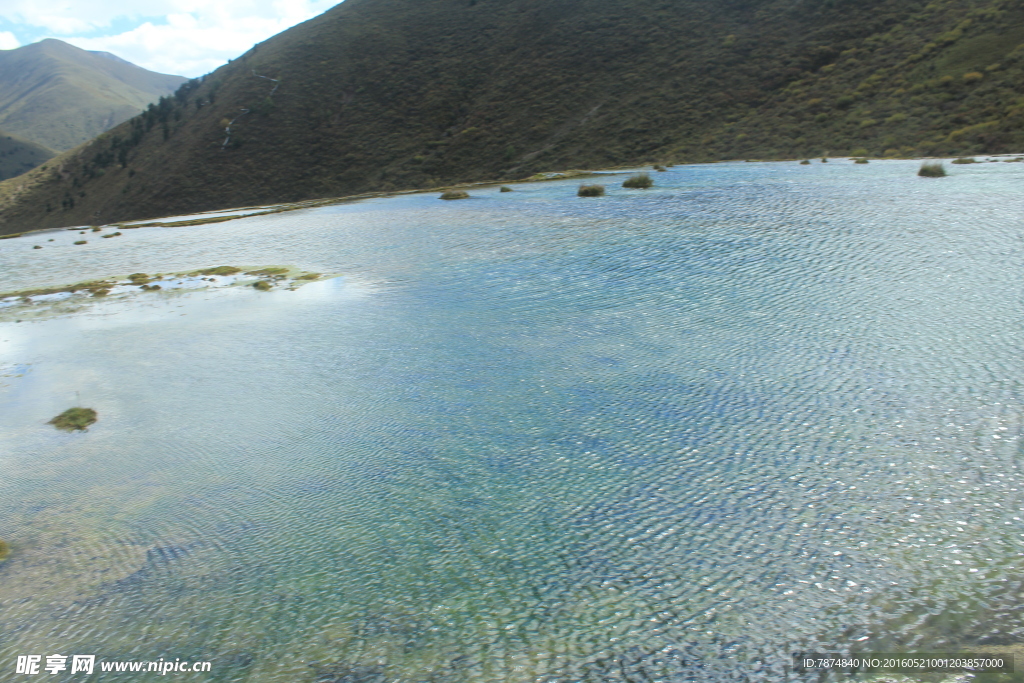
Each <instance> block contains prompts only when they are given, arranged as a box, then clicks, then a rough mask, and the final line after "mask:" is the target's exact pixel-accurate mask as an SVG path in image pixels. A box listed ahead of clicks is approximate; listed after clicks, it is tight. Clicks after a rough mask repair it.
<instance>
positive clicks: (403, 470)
mask: <svg viewBox="0 0 1024 683" xmlns="http://www.w3.org/2000/svg"><path fill="white" fill-rule="evenodd" d="M917 166H918V162H912V161H889V162H872V163H871V164H869V165H867V166H863V165H854V164H852V163H850V162H848V161H845V160H833V161H832V162H831V163H828V164H821V163H817V162H816V163H815V164H813V165H811V166H800V165H797V164H795V163H732V164H717V165H707V166H681V167H676V168H673V169H670V170H669V172H667V173H657V174H652V175H653V176H655V177H654V179H655V181H656V183H657V185H656V187H655V188H652V189H650V190H647V191H627V190H624V189H622V188H621V187H619V185H620V183H621V181H622V179H623V177H624V176H623V175H621V174H620V175H609V177H608V178H606V181H607V183H608V187H609V194H608V196H606V197H603V198H598V199H581V198H577V197H576V196H575V189H576V187H577V185H578V184H579V183H578V181H555V182H547V183H537V184H522V185H516V186H515V191H514V192H511V193H499V192H498V188H497V187H493V188H480V189H475V190H472V191H471V194H472V195H473V197H472V198H471V199H470V200H466V201H456V202H443V201H438V199H437V195H436V194H427V195H406V196H399V197H393V198H382V199H373V200H366V201H362V202H359V203H353V204H344V205H335V206H328V207H321V208H318V209H310V210H303V211H296V212H290V213H280V214H273V215H268V216H261V217H256V218H246V219H241V220H234V221H229V222H224V223H218V224H213V225H207V226H191V227H180V228H143V229H137V230H130V231H125V234H124V235H123V236H121V237H118V238H116V239H92V237H94V235H92V234H90V235H89V237H88V241H89V243H88V244H86V245H81V246H75V245H72V242H73V241H74V240H76V239H87V238H86V237H80V236H79V235H78V233H77V232H69V231H57V232H53V233H39V234H33V235H29V236H25V237H21V238H17V239H13V240H6V241H0V291H10V290H15V289H20V288H26V287H35V286H44V285H59V284H67V283H71V282H76V281H80V280H84V279H88V278H102V277H109V276H114V275H118V276H121V277H123V276H125V275H127V274H129V273H133V272H137V271H142V272H150V273H151V272H154V271H159V272H164V273H167V272H175V271H185V270H189V269H197V268H203V267H210V266H217V265H240V266H266V265H279V264H283V265H291V266H294V267H296V268H301V269H305V270H309V271H316V272H320V273H328V274H340V276H339V277H332V278H330V279H324V280H321V281H318V282H313V283H311V284H308V285H306V286H304V287H301V288H299V289H297V290H296V291H289V290H286V289H283V288H276V289H274V290H273V291H270V292H259V291H256V290H254V289H252V288H248V287H234V288H223V289H216V290H213V289H211V290H208V291H196V292H191V293H183V292H170V291H162V292H146V293H140V294H138V295H134V294H133V295H131V296H116V297H115V296H111V297H108V298H106V299H103V300H96V301H95V303H92V304H89V305H87V306H85V307H83V308H82V309H80V310H79V311H77V312H75V313H69V314H59V315H57V314H50V315H39V316H35V317H31V316H28V314H25V316H24V320H23V321H22V322H16V321H15V318H16V317H20V316H22V314H21V313H18V314H17V315H16V314H14V313H12V312H11V311H10V310H8V311H7V312H6V313H4V312H3V311H0V375H2V376H0V440H2V443H3V448H2V451H0V474H2V477H0V538H3V539H5V540H7V541H8V542H9V543H10V544H11V546H12V548H13V552H12V554H11V556H10V558H9V559H8V560H7V561H6V562H4V563H2V564H0V671H3V672H4V673H3V675H2V676H0V677H2V678H5V679H6V677H7V676H8V675H10V676H12V677H13V676H14V674H13V671H14V667H15V660H16V659H17V656H18V655H30V654H37V655H51V654H55V653H56V654H61V655H73V654H94V655H96V656H97V660H98V661H118V660H121V661H128V660H139V661H143V660H144V661H154V660H159V659H160V658H163V659H164V660H165V661H173V660H175V659H181V660H186V661H190V662H194V661H210V662H211V672H210V673H207V674H201V675H200V674H188V675H184V674H176V675H177V676H179V677H182V678H183V679H187V680H203V681H245V682H252V683H278V682H281V683H304V682H309V683H312V682H313V681H317V682H318V683H384V682H385V681H388V682H393V681H402V682H407V681H408V682H426V681H431V682H436V683H444V682H460V683H461V682H467V683H468V682H470V681H482V682H492V681H493V682H499V681H500V682H526V681H550V682H555V681H557V682H560V683H561V682H565V683H568V682H570V681H595V682H596V681H690V680H695V681H744V680H751V681H754V680H757V681H761V680H764V681H774V680H804V678H803V677H802V675H801V674H799V673H794V672H792V671H791V670H790V669H789V664H790V653H791V652H794V651H797V650H818V651H826V652H849V651H851V650H858V649H859V650H875V651H921V650H925V651H942V650H950V649H953V648H962V649H967V650H969V651H979V650H984V651H1001V652H1005V651H1008V650H1013V649H1016V650H1017V651H1020V647H1021V645H1020V644H1021V643H1022V642H1024V626H1022V619H1021V617H1020V614H1019V611H1018V605H1019V603H1020V600H1021V591H1022V579H1024V571H1022V569H1021V560H1022V559H1024V522H1022V521H1021V520H1022V518H1024V472H1022V465H1024V458H1022V449H1021V441H1020V437H1021V430H1022V426H1024V387H1022V380H1024V354H1022V347H1024V336H1022V335H1024V324H1022V323H1024V308H1022V292H1024V222H1022V216H1024V192H1022V191H1021V188H1022V186H1024V185H1022V183H1024V164H1007V163H992V164H977V165H974V166H953V167H951V168H950V176H949V177H947V178H942V179H924V178H918V177H917V176H916V170H917ZM51 238H52V239H53V240H54V241H53V242H48V241H47V240H49V239H51ZM34 244H40V245H43V246H44V248H43V249H42V250H33V249H32V245H34ZM4 316H6V317H4ZM73 405H83V406H88V407H92V408H95V409H96V410H97V411H98V413H99V418H100V419H99V422H98V423H96V424H95V425H93V426H92V427H91V428H90V429H89V430H88V431H87V432H76V433H71V434H68V433H63V432H58V431H56V430H55V429H53V427H51V426H49V425H47V424H46V422H47V420H49V419H50V418H51V417H53V416H54V415H57V414H58V413H60V412H61V411H63V410H64V409H66V408H68V407H71V406H73ZM986 648H988V650H985V649H986ZM1019 661H1021V663H1022V665H1024V658H1022V659H1020V660H1019ZM43 663H44V664H45V657H44V659H43ZM98 669H99V665H98V664H97V671H96V673H94V674H93V676H92V677H89V680H97V681H108V680H110V681H114V680H121V681H123V680H128V679H129V678H130V675H128V674H124V673H120V674H116V673H110V674H106V673H102V672H100V671H99V670H98ZM8 670H9V671H8ZM44 675H45V676H46V677H47V679H49V677H50V676H49V674H45V673H44ZM154 675H155V674H148V675H140V676H138V677H137V678H139V679H140V680H141V679H142V678H146V679H147V680H148V678H149V677H152V676H154ZM65 677H66V678H68V679H71V680H77V679H81V680H85V678H84V677H83V675H82V674H75V675H74V676H72V675H70V673H69V672H64V673H63V674H62V675H61V676H60V677H56V676H55V677H54V680H58V679H59V680H64V678H65ZM170 677H171V678H173V677H174V675H170ZM19 679H20V677H19ZM806 679H807V680H815V678H814V677H813V676H811V677H807V678H806ZM26 680H29V679H26ZM132 680H135V678H132Z"/></svg>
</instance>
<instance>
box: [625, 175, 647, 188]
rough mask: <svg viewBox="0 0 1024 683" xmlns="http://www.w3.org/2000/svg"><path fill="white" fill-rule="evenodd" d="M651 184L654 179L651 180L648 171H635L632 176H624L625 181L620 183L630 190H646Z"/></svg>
mask: <svg viewBox="0 0 1024 683" xmlns="http://www.w3.org/2000/svg"><path fill="white" fill-rule="evenodd" d="M652 185H654V181H653V180H651V176H650V174H648V173H637V174H636V175H634V176H630V177H629V178H626V181H625V182H624V183H622V186H623V187H627V188H629V189H631V190H646V189H647V188H649V187H650V186H652Z"/></svg>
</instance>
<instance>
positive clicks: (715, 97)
mask: <svg viewBox="0 0 1024 683" xmlns="http://www.w3.org/2000/svg"><path fill="white" fill-rule="evenodd" d="M1022 45H1024V7H1022V6H1021V4H1020V2H1016V1H1011V0H933V1H931V2H929V1H927V0H795V1H794V0H731V1H728V0H726V1H722V0H632V2H629V3H623V2H621V1H620V0H588V1H587V2H571V1H570V0H503V1H501V2H499V1H498V0H347V1H346V2H344V3H343V4H341V5H339V6H337V7H335V8H334V9H332V10H330V11H328V12H327V13H325V14H323V15H321V16H320V17H317V18H316V19H313V20H311V21H309V22H306V23H304V24H301V25H299V26H297V27H295V28H292V29H290V30H288V31H286V32H284V33H282V34H280V35H278V36H275V37H274V38H272V39H270V40H268V41H266V42H265V43H262V44H260V45H257V46H256V47H254V48H253V49H252V50H251V51H250V52H248V53H247V54H246V55H244V56H243V57H241V58H240V59H238V60H235V61H234V62H232V63H230V64H228V65H226V66H224V67H222V68H221V69H218V70H217V71H216V72H214V73H213V74H210V75H209V76H207V77H206V78H204V79H202V80H201V81H191V82H189V83H187V84H185V85H184V86H182V88H181V89H179V90H178V91H177V93H176V94H175V95H174V96H173V97H169V98H165V99H163V100H161V101H160V102H159V104H158V105H155V106H153V107H150V108H149V110H148V111H146V112H145V113H144V114H142V115H140V116H138V117H136V118H133V119H132V120H130V121H128V122H126V123H124V124H122V125H121V126H119V127H117V128H116V129H114V130H112V131H110V132H108V133H106V134H104V135H102V136H101V137H100V138H99V139H97V140H94V141H92V142H91V143H89V144H87V145H85V146H83V147H82V148H79V149H77V150H75V151H73V152H70V153H68V154H66V155H62V157H60V158H58V159H55V160H54V161H52V162H50V163H48V164H47V167H46V168H45V169H42V168H41V169H37V170H35V171H32V172H30V173H29V174H27V175H26V176H24V177H23V178H21V179H17V180H16V181H8V182H5V183H0V231H6V232H15V231H20V230H24V229H31V228H35V227H44V226H58V225H67V224H75V223H88V222H97V221H102V222H110V221H114V220H122V219H128V218H145V217H152V216H159V215H168V214H172V213H178V212H187V211H198V210H205V209H213V208H219V207H224V206H232V205H235V206H237V205H247V204H255V203H263V202H279V201H294V200H299V199H308V198H315V197H325V196H338V195H344V194H351V193H357V192H364V191H373V190H392V189H399V188H415V187H427V186H436V185H439V184H447V183H455V182H463V181H471V180H480V179H500V178H518V177H525V176H528V175H530V174H532V173H535V172H537V171H541V170H550V169H559V168H570V167H604V166H612V165H620V164H633V163H643V162H649V161H669V160H671V161H677V162H678V161H704V160H712V159H722V158H751V157H756V158H778V157H795V156H816V155H820V154H822V153H823V152H824V151H829V152H830V153H831V154H833V155H840V154H852V153H855V154H865V155H884V154H890V155H895V154H975V153H981V152H1004V151H1012V152H1020V151H1024V129H1022V127H1021V122H1022V116H1024V47H1022Z"/></svg>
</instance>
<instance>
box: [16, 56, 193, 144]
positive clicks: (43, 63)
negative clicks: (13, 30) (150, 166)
mask: <svg viewBox="0 0 1024 683" xmlns="http://www.w3.org/2000/svg"><path fill="white" fill-rule="evenodd" d="M184 81H185V79H184V78H182V77H181V76H168V75H165V74H158V73H153V72H152V71H147V70H146V69H143V68H141V67H138V66H135V65H134V64H131V63H129V62H126V61H124V60H123V59H119V58H118V57H115V56H114V55H112V54H109V53H106V52H89V51H86V50H82V49H79V48H77V47H74V46H72V45H68V44H67V43H64V42H61V41H59V40H53V39H47V40H43V41H40V42H38V43H33V44H32V45H25V46H24V47H19V48H17V49H15V50H0V128H2V129H4V130H6V131H8V132H9V133H12V134H14V135H18V136H20V137H22V138H25V139H27V140H32V141H33V142H36V143H38V144H41V145H44V146H46V147H50V148H51V149H55V150H58V151H63V150H67V149H71V148H72V147H75V146H77V145H80V144H82V143H83V142H85V141H87V140H90V139H92V138H94V137H96V136H97V135H99V134H100V133H102V132H103V131H105V130H108V129H110V128H112V127H113V126H115V125H117V124H118V123H121V122H122V121H125V120H126V119H129V118H131V117H132V116H135V115H136V114H138V113H139V112H140V111H142V110H143V109H145V108H146V105H148V104H149V103H150V102H155V101H156V100H157V99H158V98H160V97H161V96H163V95H169V94H171V93H172V92H174V90H175V88H177V87H178V86H179V85H181V84H182V83H183V82H184Z"/></svg>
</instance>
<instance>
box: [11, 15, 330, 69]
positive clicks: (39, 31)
mask: <svg viewBox="0 0 1024 683" xmlns="http://www.w3.org/2000/svg"><path fill="white" fill-rule="evenodd" d="M340 1H341V0H0V50H12V49H14V48H17V47H20V46H22V45H28V44H30V43H35V42H37V41H40V40H42V39H43V38H58V39H60V40H63V41H64V42H66V43H71V44H72V45H76V46H78V47H80V48H83V49H86V50H102V51H104V52H111V53H113V54H115V55H117V56H118V57H121V58H122V59H127V60H128V61H129V62H132V63H133V64H138V65H139V66H141V67H143V68H146V69H149V70H150V71H157V72H160V73H165V74H175V75H178V76H188V77H190V78H194V77H196V76H202V75H203V74H207V73H209V72H211V71H213V70H214V69H216V68H217V67H218V66H220V65H221V64H224V63H225V62H227V61H228V60H229V59H234V58H235V57H238V56H239V55H241V54H242V53H244V52H245V51H246V50H248V49H249V48H250V47H252V46H253V45H255V44H256V43H258V42H261V41H263V40H266V39H267V38H269V37H271V36H272V35H274V34H277V33H280V32H281V31H283V30H285V29H286V28H289V27H291V26H294V25H295V24H298V23H300V22H303V21H305V20H307V19H311V18H313V17H315V16H317V15H318V14H322V13H323V12H325V11H327V10H328V9H330V8H331V7H333V6H334V5H336V4H338V3H339V2H340Z"/></svg>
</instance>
